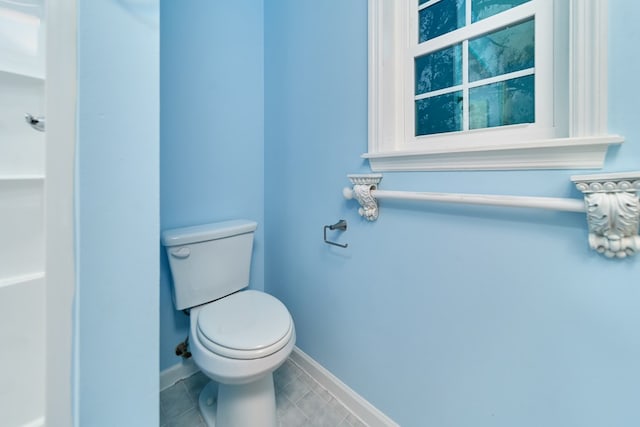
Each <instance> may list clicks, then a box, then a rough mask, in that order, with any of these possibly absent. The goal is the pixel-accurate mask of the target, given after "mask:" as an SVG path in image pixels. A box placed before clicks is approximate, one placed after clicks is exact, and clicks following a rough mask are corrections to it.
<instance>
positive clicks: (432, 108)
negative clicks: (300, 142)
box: [416, 91, 463, 136]
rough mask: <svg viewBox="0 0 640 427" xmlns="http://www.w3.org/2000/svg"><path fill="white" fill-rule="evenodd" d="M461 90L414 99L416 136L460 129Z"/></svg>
mask: <svg viewBox="0 0 640 427" xmlns="http://www.w3.org/2000/svg"><path fill="white" fill-rule="evenodd" d="M462 100H463V98H462V91H457V92H452V93H447V94H445V95H439V96H433V97H431V98H426V99H420V100H417V101H416V136H420V135H432V134H436V133H445V132H456V131H459V130H462Z"/></svg>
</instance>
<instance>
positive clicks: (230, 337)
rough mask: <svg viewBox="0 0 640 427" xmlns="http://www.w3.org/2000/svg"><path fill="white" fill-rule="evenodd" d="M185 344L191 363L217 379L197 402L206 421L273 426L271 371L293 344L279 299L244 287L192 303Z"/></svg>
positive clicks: (221, 425) (227, 426)
mask: <svg viewBox="0 0 640 427" xmlns="http://www.w3.org/2000/svg"><path fill="white" fill-rule="evenodd" d="M237 317H242V318H244V319H245V321H244V322H241V323H238V322H236V321H235V320H237ZM268 319H269V320H270V321H268V322H267V321H265V320H268ZM189 342H190V344H191V353H192V355H193V358H194V361H195V362H196V365H197V366H198V367H199V368H200V369H201V371H202V372H203V373H204V374H205V375H207V377H209V378H211V379H212V380H213V381H214V382H215V383H217V384H215V383H211V384H209V385H207V386H206V387H205V388H204V389H203V391H202V392H201V395H200V399H199V402H198V403H199V407H200V412H201V413H202V415H203V417H204V418H205V421H206V422H207V425H209V426H216V427H256V426H265V427H267V426H268V427H272V426H273V427H275V426H277V425H278V423H277V417H276V403H275V392H274V386H273V375H272V373H273V371H274V370H276V369H277V368H278V367H279V366H280V365H282V363H284V361H285V360H286V359H287V357H288V356H289V354H291V351H292V350H293V346H294V345H295V329H294V326H293V321H291V316H290V315H289V312H288V311H287V310H286V308H285V307H284V305H283V304H282V303H281V302H280V301H278V300H277V299H275V298H273V297H272V296H270V295H268V294H265V293H262V292H258V291H253V290H248V291H241V292H238V293H236V294H233V295H231V296H228V297H226V298H223V299H222V300H218V301H215V302H211V303H208V304H204V305H202V306H199V307H195V308H193V309H192V310H191V325H190V337H189Z"/></svg>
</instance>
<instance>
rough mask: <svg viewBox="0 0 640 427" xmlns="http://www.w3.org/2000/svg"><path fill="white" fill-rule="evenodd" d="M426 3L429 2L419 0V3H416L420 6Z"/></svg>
mask: <svg viewBox="0 0 640 427" xmlns="http://www.w3.org/2000/svg"><path fill="white" fill-rule="evenodd" d="M428 1H429V0H419V1H418V5H421V4H423V3H426V2H428Z"/></svg>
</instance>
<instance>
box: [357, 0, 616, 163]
mask: <svg viewBox="0 0 640 427" xmlns="http://www.w3.org/2000/svg"><path fill="white" fill-rule="evenodd" d="M403 1H406V0H403ZM403 1H398V0H369V146H368V152H367V153H365V154H363V155H362V157H363V158H366V159H368V160H369V163H370V166H371V169H372V170H373V171H375V172H378V171H421V170H425V171H426V170H482V169H491V170H503V169H504V170H510V169H594V168H601V167H602V166H603V164H604V159H605V156H606V153H607V149H608V147H609V145H611V144H619V143H622V142H623V141H624V139H623V138H622V137H621V136H618V135H608V134H607V3H608V2H607V1H606V0H569V2H570V5H569V15H570V17H569V22H570V28H569V39H570V40H569V43H570V52H569V59H568V62H569V91H568V92H569V100H568V103H569V113H568V122H569V123H568V137H563V138H552V139H538V140H532V141H525V142H523V141H509V140H504V141H492V140H491V139H490V138H482V139H483V140H481V141H477V140H476V141H474V143H473V145H471V144H465V143H459V144H458V143H456V144H452V145H448V146H443V145H439V146H435V147H425V146H424V145H423V146H421V147H409V146H408V144H406V143H405V142H404V141H405V136H404V132H405V129H406V127H405V120H406V117H409V116H408V115H405V110H404V109H405V108H406V100H405V99H404V85H405V79H406V78H407V73H406V67H405V65H404V63H405V57H404V53H405V46H403V44H404V43H406V40H408V37H409V34H407V33H405V34H401V33H400V32H402V31H404V32H408V31H410V30H409V29H408V28H407V27H408V26H407V25H404V24H405V23H406V22H407V21H406V19H407V18H406V16H407V15H406V14H407V13H409V12H408V10H407V9H408V8H407V7H402V6H401V4H402V3H403ZM481 133H482V132H479V133H478V134H479V135H481Z"/></svg>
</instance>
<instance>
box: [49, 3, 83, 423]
mask: <svg viewBox="0 0 640 427" xmlns="http://www.w3.org/2000/svg"><path fill="white" fill-rule="evenodd" d="M46 7H47V18H46V19H47V35H46V37H47V41H46V46H47V47H46V49H47V51H46V55H47V59H46V84H45V99H46V117H47V131H46V138H45V139H46V148H45V151H46V167H45V176H46V178H45V198H44V199H45V257H46V261H45V274H46V285H45V289H46V291H45V293H46V327H45V337H46V338H45V340H46V343H45V360H46V362H45V384H46V385H45V422H46V425H47V426H48V427H69V426H73V425H74V419H75V420H77V417H74V416H73V411H74V408H76V407H77V405H75V404H73V403H72V402H73V387H72V382H73V381H74V380H76V379H77V376H76V375H75V374H74V373H73V357H72V355H73V348H74V346H73V323H74V317H75V315H74V310H73V300H74V292H75V263H74V227H75V225H74V175H75V144H76V81H77V80H76V44H77V43H76V38H77V36H76V34H77V32H76V25H77V24H76V0H49V1H47V2H46Z"/></svg>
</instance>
